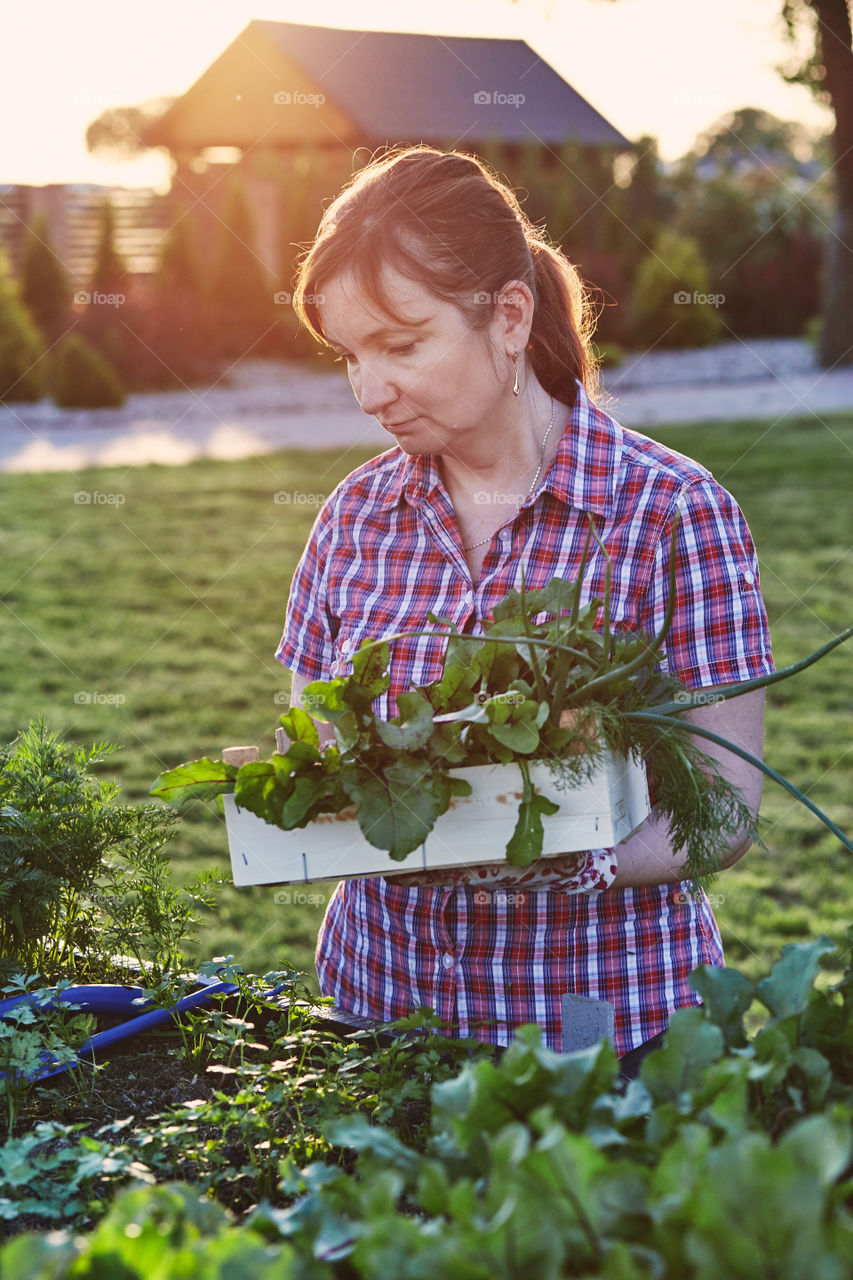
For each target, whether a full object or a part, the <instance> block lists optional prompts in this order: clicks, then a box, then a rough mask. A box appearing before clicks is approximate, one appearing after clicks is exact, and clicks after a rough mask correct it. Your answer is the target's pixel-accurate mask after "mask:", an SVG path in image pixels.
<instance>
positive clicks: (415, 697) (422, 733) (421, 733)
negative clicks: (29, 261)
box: [376, 691, 432, 751]
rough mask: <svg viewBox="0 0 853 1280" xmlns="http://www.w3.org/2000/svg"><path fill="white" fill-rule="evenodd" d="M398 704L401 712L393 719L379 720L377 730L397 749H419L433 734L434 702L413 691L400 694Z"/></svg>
mask: <svg viewBox="0 0 853 1280" xmlns="http://www.w3.org/2000/svg"><path fill="white" fill-rule="evenodd" d="M397 706H398V707H399V708H400V714H399V715H398V716H396V717H395V718H394V719H393V720H377V721H376V732H377V733H378V734H379V737H380V738H381V739H382V741H383V742H384V743H385V745H386V746H388V747H392V748H393V749H394V750H396V751H418V750H420V748H421V747H425V746H426V744H427V743H428V742H429V739H430V735H431V734H432V704H431V703H430V702H428V701H427V699H426V698H425V697H424V696H423V694H422V693H417V692H415V691H412V692H411V693H401V694H398V696H397Z"/></svg>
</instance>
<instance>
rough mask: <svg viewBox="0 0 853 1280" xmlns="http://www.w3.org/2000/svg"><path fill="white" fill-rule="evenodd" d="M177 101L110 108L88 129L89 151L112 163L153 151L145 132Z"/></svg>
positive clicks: (154, 99)
mask: <svg viewBox="0 0 853 1280" xmlns="http://www.w3.org/2000/svg"><path fill="white" fill-rule="evenodd" d="M174 101H175V99H174V98H151V99H149V101H148V102H143V103H141V105H140V106H133V107H110V108H109V109H108V110H107V111H102V112H101V114H100V115H99V116H98V118H97V119H96V120H93V121H92V123H91V124H90V125H88V126H87V128H86V149H87V150H88V151H91V152H92V153H93V154H96V155H103V156H106V157H107V158H109V159H111V160H134V159H136V157H137V156H140V155H142V154H143V152H145V151H147V150H149V149H150V148H149V144H148V143H147V142H145V141H144V131H145V129H146V127H147V126H148V125H149V124H151V123H152V121H154V120H157V119H159V117H160V116H161V115H163V114H164V113H165V112H166V111H167V110H168V108H169V107H170V106H171V105H172V103H173V102H174Z"/></svg>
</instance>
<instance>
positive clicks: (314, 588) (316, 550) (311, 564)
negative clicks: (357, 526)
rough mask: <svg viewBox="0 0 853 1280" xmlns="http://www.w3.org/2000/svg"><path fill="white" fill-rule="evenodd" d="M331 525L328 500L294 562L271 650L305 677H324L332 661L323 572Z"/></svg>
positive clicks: (325, 565)
mask: <svg viewBox="0 0 853 1280" xmlns="http://www.w3.org/2000/svg"><path fill="white" fill-rule="evenodd" d="M332 529H333V520H332V518H331V510H330V502H326V503H325V504H324V506H323V507H322V508H321V509H320V511H319V512H318V514H317V519H316V520H315V521H314V525H313V527H312V529H311V533H310V534H309V535H308V541H307V543H306V544H305V550H304V551H303V552H302V556H301V558H300V560H299V563H298V565H297V566H296V572H295V573H294V575H293V581H292V582H291V584H290V595H289V597H288V601H287V609H286V612H285V620H284V632H283V634H282V637H281V641H280V642H279V646H278V648H277V649H276V653H275V656H276V658H278V660H279V662H281V663H283V664H284V666H286V667H288V668H289V669H290V670H291V671H295V672H296V674H297V675H300V676H303V677H304V678H305V679H308V680H323V679H328V677H329V668H330V667H331V664H332V641H333V635H332V630H331V619H330V617H329V613H328V608H327V595H326V573H325V568H326V567H327V566H328V563H329V549H330V542H331V537H332Z"/></svg>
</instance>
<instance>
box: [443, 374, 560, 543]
mask: <svg viewBox="0 0 853 1280" xmlns="http://www.w3.org/2000/svg"><path fill="white" fill-rule="evenodd" d="M556 412H557V406H556V404H555V403H554V397H553V396H551V421H550V422H549V423H548V430H547V431H546V432H545V438H544V439H543V441H542V448H541V449H540V450H539V466H538V467H537V468H536V475H535V476H534V477H533V484H532V485H531V486H530V488H529V489H528V490H527V493H526V494H525V495H524V497H523V498H522V499H521V502H520V503H519V507H518V509H519V511H520V510H521V508H522V507H523V506H524V504H525V502H526V501H527V499H528V498H529V497H530V495H531V493H532V492H533V490H534V489H535V488H536V481H537V480H538V479H539V472H540V471H541V470H542V463H543V462H544V461H545V445H546V443H547V441H548V437H549V435H550V434H551V428H552V427H553V425H554V415H555V414H556ZM494 536H495V535H494V530H492V532H491V533H490V534H489V536H488V538H483V540H482V541H481V542H472V543H471V545H470V546H469V547H466V546H465V544H464V542H463V544H462V550H463V551H473V550H474V548H475V547H484V546H485V545H486V543H487V542H491V540H492V538H493V537H494Z"/></svg>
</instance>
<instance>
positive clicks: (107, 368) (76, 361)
mask: <svg viewBox="0 0 853 1280" xmlns="http://www.w3.org/2000/svg"><path fill="white" fill-rule="evenodd" d="M53 398H54V400H55V401H56V403H57V404H58V405H61V406H62V407H63V408H66V409H103V408H115V407H117V406H118V405H121V404H124V400H125V393H124V387H123V386H122V383H121V380H120V379H119V376H118V374H117V373H116V372H115V370H114V369H113V367H112V365H110V364H109V363H108V362H107V361H106V360H105V359H104V357H103V356H102V355H101V353H100V352H99V351H96V350H95V348H94V347H93V346H91V344H90V343H88V342H87V341H86V339H85V338H81V337H78V336H77V335H75V334H71V335H70V336H69V337H67V338H66V339H65V341H64V342H63V343H62V345H61V347H60V348H59V354H58V356H57V361H56V368H55V370H54V379H53Z"/></svg>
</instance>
